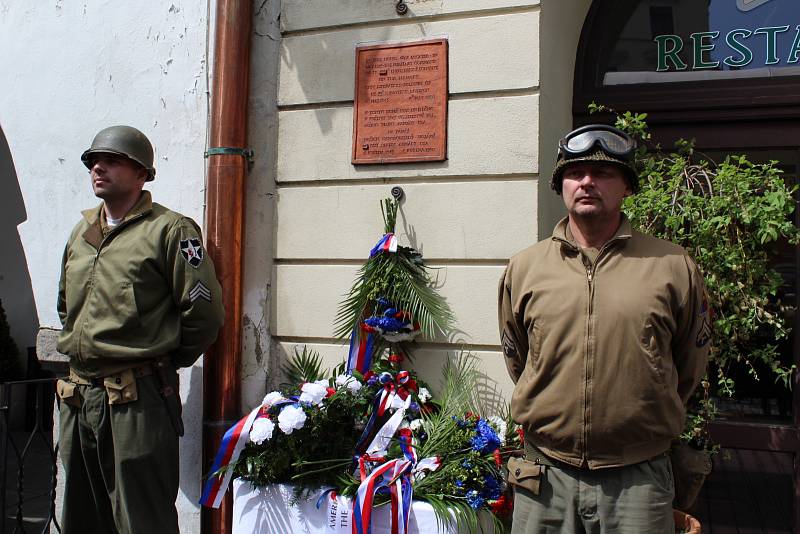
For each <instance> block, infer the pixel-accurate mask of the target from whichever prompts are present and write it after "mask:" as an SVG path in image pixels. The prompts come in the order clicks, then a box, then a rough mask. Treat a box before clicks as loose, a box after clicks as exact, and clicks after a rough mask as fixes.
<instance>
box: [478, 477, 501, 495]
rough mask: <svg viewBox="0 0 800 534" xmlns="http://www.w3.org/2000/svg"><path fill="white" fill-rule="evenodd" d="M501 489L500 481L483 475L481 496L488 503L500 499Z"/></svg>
mask: <svg viewBox="0 0 800 534" xmlns="http://www.w3.org/2000/svg"><path fill="white" fill-rule="evenodd" d="M502 493H503V489H502V487H501V486H500V481H499V480H497V479H496V478H495V477H493V476H491V475H484V477H483V492H482V493H481V496H482V497H483V498H484V499H486V500H489V501H494V500H496V499H499V498H500V495H502Z"/></svg>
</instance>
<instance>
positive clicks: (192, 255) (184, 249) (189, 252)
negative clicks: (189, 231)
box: [180, 237, 206, 269]
mask: <svg viewBox="0 0 800 534" xmlns="http://www.w3.org/2000/svg"><path fill="white" fill-rule="evenodd" d="M180 247H181V256H183V259H185V260H186V263H188V264H189V265H191V266H192V267H194V268H195V269H197V268H198V267H199V266H200V264H201V263H203V258H205V256H206V254H205V252H204V251H203V244H202V243H200V240H199V239H197V238H196V237H192V238H190V239H181V242H180Z"/></svg>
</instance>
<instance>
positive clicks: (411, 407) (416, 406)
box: [408, 402, 419, 412]
mask: <svg viewBox="0 0 800 534" xmlns="http://www.w3.org/2000/svg"><path fill="white" fill-rule="evenodd" d="M408 409H409V410H411V411H412V412H418V411H419V404H417V403H416V402H412V403H411V404H409V405H408Z"/></svg>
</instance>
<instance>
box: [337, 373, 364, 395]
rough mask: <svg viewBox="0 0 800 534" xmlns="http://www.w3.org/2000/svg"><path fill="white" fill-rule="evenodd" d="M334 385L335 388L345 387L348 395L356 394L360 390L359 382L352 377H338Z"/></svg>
mask: <svg viewBox="0 0 800 534" xmlns="http://www.w3.org/2000/svg"><path fill="white" fill-rule="evenodd" d="M336 385H337V386H346V387H347V389H348V390H349V391H350V393H357V392H358V390H359V389H361V388H362V386H363V385H362V384H361V382H359V381H358V380H356V378H355V377H354V376H351V375H339V376H337V377H336Z"/></svg>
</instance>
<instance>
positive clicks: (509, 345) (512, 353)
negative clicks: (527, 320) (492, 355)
mask: <svg viewBox="0 0 800 534" xmlns="http://www.w3.org/2000/svg"><path fill="white" fill-rule="evenodd" d="M502 344H503V354H505V356H506V358H516V357H517V348H516V347H515V346H514V342H513V341H511V336H510V335H509V334H508V330H503V340H502Z"/></svg>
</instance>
